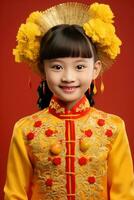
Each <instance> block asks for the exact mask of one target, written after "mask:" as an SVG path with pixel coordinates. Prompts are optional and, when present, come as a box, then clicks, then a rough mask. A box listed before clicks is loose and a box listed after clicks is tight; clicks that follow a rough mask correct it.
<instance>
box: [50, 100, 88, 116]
mask: <svg viewBox="0 0 134 200" xmlns="http://www.w3.org/2000/svg"><path fill="white" fill-rule="evenodd" d="M89 111H90V104H89V101H88V99H87V98H86V96H83V97H82V98H81V99H80V100H79V101H78V102H77V103H76V104H75V105H74V106H73V107H72V108H71V110H68V109H67V107H66V106H65V105H64V103H62V102H61V101H60V100H59V99H57V98H56V97H55V96H53V97H52V99H51V101H50V104H49V112H50V113H51V114H53V115H55V116H56V117H58V118H62V119H75V118H79V117H81V116H84V115H86V114H87V113H88V112H89Z"/></svg>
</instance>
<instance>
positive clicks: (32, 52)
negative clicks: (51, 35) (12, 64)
mask: <svg viewBox="0 0 134 200" xmlns="http://www.w3.org/2000/svg"><path fill="white" fill-rule="evenodd" d="M40 36H41V31H40V29H39V27H38V26H37V25H36V24H34V23H32V22H27V23H26V24H22V25H21V26H20V28H19V31H18V34H17V41H18V45H17V47H16V49H13V55H15V61H16V62H21V61H28V60H29V61H30V62H36V61H37V58H38V54H39V48H40Z"/></svg>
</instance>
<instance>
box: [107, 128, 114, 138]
mask: <svg viewBox="0 0 134 200" xmlns="http://www.w3.org/2000/svg"><path fill="white" fill-rule="evenodd" d="M105 135H106V136H107V137H111V136H112V135H113V132H112V130H110V129H108V130H107V131H106V132H105Z"/></svg>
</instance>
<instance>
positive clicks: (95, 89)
mask: <svg viewBox="0 0 134 200" xmlns="http://www.w3.org/2000/svg"><path fill="white" fill-rule="evenodd" d="M93 93H94V94H96V93H97V88H96V84H95V80H94V89H93Z"/></svg>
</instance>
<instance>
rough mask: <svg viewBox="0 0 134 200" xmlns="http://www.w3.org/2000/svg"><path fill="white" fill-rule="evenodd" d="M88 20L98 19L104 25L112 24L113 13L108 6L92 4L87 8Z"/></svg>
mask: <svg viewBox="0 0 134 200" xmlns="http://www.w3.org/2000/svg"><path fill="white" fill-rule="evenodd" d="M89 18H99V19H101V20H102V21H104V22H106V23H113V18H114V15H113V12H112V10H111V9H110V7H109V5H106V4H99V3H93V4H92V5H91V6H90V8H89Z"/></svg>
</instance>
